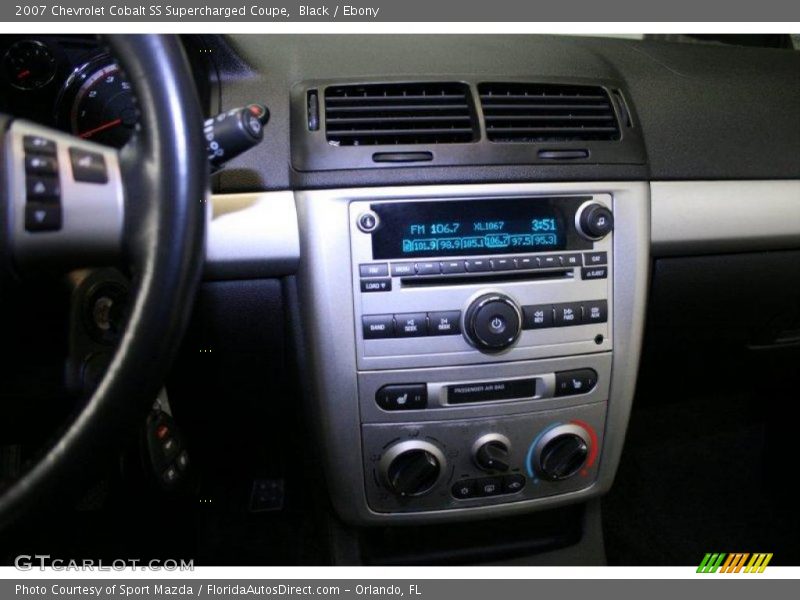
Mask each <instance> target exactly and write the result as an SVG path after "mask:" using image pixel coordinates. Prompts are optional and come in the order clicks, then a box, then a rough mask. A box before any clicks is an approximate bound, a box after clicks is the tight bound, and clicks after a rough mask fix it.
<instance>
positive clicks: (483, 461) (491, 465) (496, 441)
mask: <svg viewBox="0 0 800 600" xmlns="http://www.w3.org/2000/svg"><path fill="white" fill-rule="evenodd" d="M510 451H511V442H509V441H508V438H507V437H506V436H504V435H500V434H496V433H490V434H489V435H485V436H483V437H481V438H478V441H476V442H475V445H474V446H473V455H474V457H475V464H477V465H478V466H479V467H480V468H481V469H483V470H484V471H508V469H509V467H510V464H509V462H510V459H509V453H510Z"/></svg>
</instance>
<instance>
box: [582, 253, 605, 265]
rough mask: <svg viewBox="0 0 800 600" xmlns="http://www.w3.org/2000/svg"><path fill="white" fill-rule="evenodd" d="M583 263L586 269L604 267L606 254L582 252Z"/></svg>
mask: <svg viewBox="0 0 800 600" xmlns="http://www.w3.org/2000/svg"><path fill="white" fill-rule="evenodd" d="M583 261H584V262H585V263H586V266H587V267H593V266H595V265H605V264H607V263H608V252H584V253H583Z"/></svg>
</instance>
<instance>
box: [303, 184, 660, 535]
mask: <svg viewBox="0 0 800 600" xmlns="http://www.w3.org/2000/svg"><path fill="white" fill-rule="evenodd" d="M526 193H528V194H602V193H607V194H611V195H612V196H613V199H614V212H615V223H616V228H615V235H614V254H613V261H614V264H613V273H614V277H613V286H614V309H615V311H616V314H618V315H624V317H623V318H618V319H615V320H614V321H613V324H612V326H613V338H614V360H615V362H614V368H613V369H612V373H611V380H610V393H609V402H608V413H607V417H606V427H605V434H604V436H603V438H604V440H605V442H604V445H603V449H602V453H603V456H602V459H601V462H600V465H599V467H598V471H597V478H596V480H595V481H594V483H592V484H591V485H589V486H588V487H586V488H583V489H581V490H579V491H574V492H573V491H569V492H565V493H564V494H560V495H558V496H548V497H541V498H535V499H530V500H522V501H519V502H513V503H508V504H499V505H494V506H478V507H470V508H451V509H447V510H426V511H421V512H411V513H397V514H382V513H379V512H376V511H374V510H372V509H370V508H369V506H368V504H367V499H366V495H365V480H364V477H365V474H364V468H363V462H362V439H361V435H360V433H361V420H362V419H361V417H362V415H361V414H360V410H359V403H358V401H357V399H358V397H359V386H358V375H357V373H358V369H357V364H356V355H357V348H356V339H355V336H354V335H353V332H354V330H355V322H354V316H353V312H352V310H343V307H348V308H349V307H352V306H353V301H354V297H353V293H354V292H353V286H352V280H351V277H350V276H349V275H350V268H351V267H350V239H349V235H348V234H347V231H348V230H347V223H348V210H349V204H350V202H352V201H355V200H363V199H370V200H372V199H376V200H377V199H382V198H393V199H395V198H396V199H401V198H403V199H405V198H408V199H414V198H454V197H459V196H465V195H473V196H488V197H499V196H502V195H509V194H526ZM295 198H296V200H297V214H298V222H299V225H300V229H301V231H302V232H303V235H302V236H301V239H300V252H301V260H300V264H299V270H298V278H297V286H298V301H299V311H300V313H299V317H300V321H301V324H302V329H303V333H302V335H303V339H302V347H301V348H299V353H300V355H301V356H303V357H304V360H305V362H306V363H307V366H308V367H309V369H310V374H311V381H310V383H309V385H310V390H309V394H307V398H306V400H307V402H308V403H309V413H310V414H312V415H315V417H314V418H313V420H312V422H313V424H314V427H315V428H316V431H315V433H316V435H317V439H319V440H320V442H321V444H322V448H323V452H322V454H321V456H322V460H323V469H324V472H325V473H326V479H327V484H328V488H329V490H330V494H331V496H332V500H333V504H334V506H335V507H336V509H337V511H338V512H339V514H340V516H341V517H342V518H343V519H345V520H346V521H348V522H350V523H358V524H377V523H421V522H433V521H440V522H441V521H455V520H464V519H472V518H485V517H486V516H487V515H492V516H502V515H509V514H519V513H521V512H526V511H530V510H533V509H539V508H545V507H551V506H556V505H562V504H565V503H570V502H577V501H581V500H585V499H587V498H590V497H593V496H596V495H598V494H601V493H603V492H604V491H606V490H607V489H608V488H609V487H610V485H611V483H612V481H613V479H614V475H615V472H616V467H617V464H618V461H619V456H620V454H621V451H622V444H623V441H624V436H625V429H626V427H627V422H628V417H629V413H630V407H631V402H632V399H633V391H634V387H635V380H636V372H637V369H638V359H639V349H640V346H641V340H642V330H643V323H644V311H645V296H646V289H647V280H648V267H649V232H650V213H649V186H648V185H647V183H644V182H641V183H619V182H610V183H592V184H580V183H577V184H571V183H558V184H520V185H516V184H497V185H454V186H429V187H426V186H419V187H398V188H391V187H386V188H362V189H342V190H321V191H303V192H296V193H295ZM427 423H434V424H435V423H436V422H435V421H428V422H427ZM609 432H611V433H610V434H609Z"/></svg>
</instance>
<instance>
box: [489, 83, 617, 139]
mask: <svg viewBox="0 0 800 600" xmlns="http://www.w3.org/2000/svg"><path fill="white" fill-rule="evenodd" d="M478 92H479V94H480V99H481V106H482V108H483V114H484V120H485V122H486V135H487V137H488V138H489V140H490V141H493V142H521V143H536V142H563V141H594V140H606V141H612V140H619V139H620V129H619V123H618V121H617V116H616V114H615V113H614V107H613V105H612V104H611V100H610V98H609V96H608V94H607V93H606V91H605V89H603V88H602V87H598V86H582V85H561V84H535V83H482V84H480V85H479V86H478Z"/></svg>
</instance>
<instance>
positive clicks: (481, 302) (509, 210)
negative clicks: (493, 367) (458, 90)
mask: <svg viewBox="0 0 800 600" xmlns="http://www.w3.org/2000/svg"><path fill="white" fill-rule="evenodd" d="M611 206H612V204H611V198H610V196H607V195H603V194H597V195H586V196H548V197H541V196H530V197H517V198H491V199H487V198H477V199H470V198H463V199H461V198H458V199H435V200H433V199H431V200H415V201H413V202H408V201H403V200H397V201H393V200H381V201H374V202H372V201H363V202H353V203H351V205H350V219H351V244H352V259H353V260H352V268H353V284H354V298H355V312H356V323H357V331H356V338H357V345H358V349H359V353H358V359H359V367H361V368H365V369H369V368H386V367H413V366H432V365H447V364H462V363H464V362H487V361H496V360H509V359H523V358H539V357H544V356H557V355H566V354H576V353H581V352H596V351H599V350H608V349H610V348H611V339H610V331H611V327H610V321H611V310H610V306H611V302H610V299H611V286H610V284H609V281H610V277H611V273H610V269H611V265H612V260H611V252H612V230H613V222H614V217H613V212H612V210H611Z"/></svg>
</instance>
